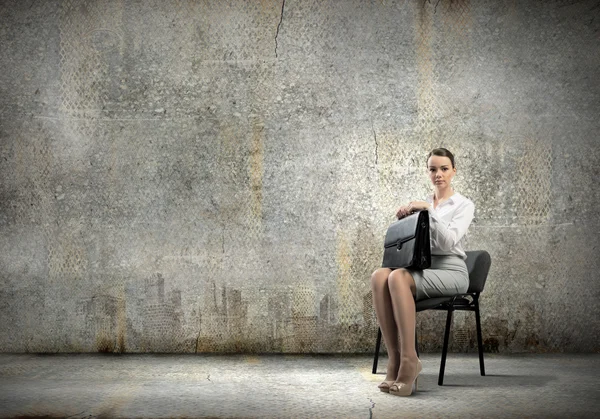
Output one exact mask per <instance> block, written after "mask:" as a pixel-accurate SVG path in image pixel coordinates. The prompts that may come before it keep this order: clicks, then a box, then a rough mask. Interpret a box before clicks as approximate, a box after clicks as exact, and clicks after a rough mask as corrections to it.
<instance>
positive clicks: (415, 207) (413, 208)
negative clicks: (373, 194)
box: [396, 201, 430, 219]
mask: <svg viewBox="0 0 600 419" xmlns="http://www.w3.org/2000/svg"><path fill="white" fill-rule="evenodd" d="M429 206H430V205H429V203H427V202H425V201H412V202H410V203H409V204H408V205H403V206H401V207H400V208H398V211H396V217H398V219H402V218H404V217H408V216H409V215H410V214H414V213H415V212H417V211H423V210H426V209H427V208H429Z"/></svg>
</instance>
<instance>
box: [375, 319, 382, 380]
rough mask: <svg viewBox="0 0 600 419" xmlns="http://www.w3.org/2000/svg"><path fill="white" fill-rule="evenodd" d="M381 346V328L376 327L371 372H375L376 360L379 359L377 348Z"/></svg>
mask: <svg viewBox="0 0 600 419" xmlns="http://www.w3.org/2000/svg"><path fill="white" fill-rule="evenodd" d="M380 347H381V328H378V329H377V343H376V344H375V357H374V358H373V374H377V361H378V360H379V348H380Z"/></svg>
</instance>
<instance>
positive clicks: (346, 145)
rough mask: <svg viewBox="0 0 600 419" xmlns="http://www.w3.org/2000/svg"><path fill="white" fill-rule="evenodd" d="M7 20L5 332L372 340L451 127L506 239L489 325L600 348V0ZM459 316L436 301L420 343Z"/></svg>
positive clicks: (294, 345) (65, 342)
mask: <svg viewBox="0 0 600 419" xmlns="http://www.w3.org/2000/svg"><path fill="white" fill-rule="evenodd" d="M0 21H1V22H2V24H1V26H0V45H1V50H2V53H1V54H0V177H1V186H0V280H1V288H0V350H1V351H16V352H23V351H50V352H53V351H61V352H63V351H76V352H78V351H126V352H138V351H181V352H195V351H198V352H200V351H273V352H280V351H283V352H308V351H323V352H334V351H344V352H346V351H347V352H354V351H370V350H372V348H373V345H374V339H375V333H376V323H375V318H374V315H373V309H372V303H371V295H370V289H369V275H370V273H371V272H372V271H373V270H374V269H375V268H377V267H378V265H379V264H380V263H381V257H382V240H383V235H384V233H385V230H386V227H387V225H388V224H389V223H390V222H392V221H393V214H394V212H395V209H396V207H397V206H398V205H400V204H403V203H405V202H407V201H408V200H411V199H417V198H422V197H424V195H425V194H426V193H428V191H429V190H430V185H429V184H428V179H427V177H426V173H425V167H424V166H425V156H426V153H427V152H428V151H429V150H430V149H431V148H433V147H435V146H445V147H448V148H449V149H451V150H453V151H454V152H455V154H456V156H457V165H458V175H457V177H456V179H455V189H456V190H457V191H459V192H461V193H462V194H464V195H466V196H468V197H470V198H471V199H472V200H473V201H474V202H475V205H476V219H475V221H474V223H473V225H472V226H471V229H470V234H469V243H468V248H469V249H486V250H488V251H489V252H490V254H491V255H492V259H493V264H492V269H491V272H490V276H489V279H488V283H487V286H486V289H485V292H484V294H483V295H482V301H481V305H482V316H483V318H482V321H483V328H484V339H485V344H486V347H487V349H488V350H491V351H501V352H511V351H533V352H540V351H542V352H543V351H598V350H599V349H600V345H599V341H598V330H600V321H599V318H598V312H599V303H598V301H599V299H600V295H599V286H598V279H599V274H598V272H599V268H600V266H599V262H598V258H597V253H598V245H599V244H600V239H599V238H598V234H597V233H598V231H599V224H600V221H599V217H598V215H599V210H598V205H599V199H598V198H599V194H600V192H599V189H598V180H599V179H600V170H599V167H600V150H599V148H598V139H599V132H600V123H599V122H598V120H599V118H598V115H599V111H600V87H599V83H598V75H599V70H600V42H599V39H600V38H599V37H600V35H599V34H600V4H599V3H598V2H597V1H566V0H560V1H559V0H556V1H515V0H500V1H497V0H488V1H469V0H454V1H450V0H440V1H436V0H431V1H429V0H427V1H425V0H424V1H420V0H419V1H416V0H415V1H408V0H406V1H391V0H371V1H367V0H362V1H361V0H344V1H338V0H335V1H334V0H302V1H300V0H287V1H285V2H284V3H283V2H282V0H277V1H275V0H260V1H259V0H255V1H244V2H242V1H233V0H229V1H216V0H215V1H201V0H198V1H191V0H172V1H165V0H154V1H133V0H113V1H109V0H102V1H93V0H85V1H84V0H82V1H74V0H73V1H70V0H64V1H57V0H56V1H41V0H40V1H16V0H15V1H2V2H0ZM444 319H445V317H444V315H443V314H442V313H422V314H419V316H418V330H419V333H420V336H421V339H422V342H421V348H422V349H423V350H437V349H439V348H440V347H441V341H442V331H443V326H444ZM473 325H474V322H473V319H472V317H471V313H466V314H464V315H463V314H457V315H456V317H455V323H454V334H453V339H454V340H453V348H454V349H459V350H467V349H469V348H473V347H474V341H475V338H474V336H475V334H474V327H473Z"/></svg>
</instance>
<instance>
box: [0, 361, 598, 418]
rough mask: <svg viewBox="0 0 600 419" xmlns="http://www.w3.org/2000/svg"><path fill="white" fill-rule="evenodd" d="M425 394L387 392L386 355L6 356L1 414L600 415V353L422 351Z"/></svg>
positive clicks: (0, 366) (0, 371)
mask: <svg viewBox="0 0 600 419" xmlns="http://www.w3.org/2000/svg"><path fill="white" fill-rule="evenodd" d="M421 359H422V361H423V367H424V368H423V372H422V375H421V377H420V379H419V392H418V393H416V395H413V396H412V397H406V398H403V397H395V396H391V395H389V394H385V393H381V392H379V391H378V389H377V384H378V383H379V382H380V381H381V380H382V379H383V378H384V375H383V371H384V368H385V362H386V359H385V358H383V359H381V362H380V368H379V374H377V375H373V374H371V362H372V358H371V357H370V356H366V355H360V356H342V355H340V356H326V355H324V356H318V355H315V356H310V355H258V356H247V355H102V354H74V355H31V354H21V355H18V354H0V417H2V418H7V417H22V418H41V417H47V418H50V417H52V418H54V417H68V418H74V419H76V418H78V419H82V418H108V417H124V418H139V417H143V418H167V417H180V418H208V417H219V418H221V417H230V418H265V417H271V418H401V417H402V418H405V417H415V418H433V417H443V418H446V417H461V418H470V417H473V418H510V417H515V418H523V417H528V418H538V417H539V418H578V417H581V418H583V417H585V418H587V417H589V418H592V417H596V418H598V417H600V402H599V400H600V381H599V378H598V377H599V374H600V355H597V354H588V355H497V354H486V372H487V374H488V375H487V376H485V377H482V376H480V375H479V365H478V360H477V355H476V354H450V355H449V358H448V363H447V367H446V376H445V383H444V386H443V387H440V386H438V385H437V374H438V368H439V363H440V355H439V354H422V356H421Z"/></svg>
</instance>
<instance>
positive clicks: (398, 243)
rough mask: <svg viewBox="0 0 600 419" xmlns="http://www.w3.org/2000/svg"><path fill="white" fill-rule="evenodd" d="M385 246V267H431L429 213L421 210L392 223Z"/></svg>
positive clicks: (419, 268) (383, 265) (386, 236)
mask: <svg viewBox="0 0 600 419" xmlns="http://www.w3.org/2000/svg"><path fill="white" fill-rule="evenodd" d="M384 246H385V250H384V252H383V264H382V265H381V266H382V267H383V268H392V269H394V268H411V269H418V270H421V269H427V268H429V267H430V266H431V243H430V241H429V213H428V212H427V211H419V212H417V213H415V214H411V215H409V216H408V217H404V218H402V219H401V220H398V221H396V222H394V223H393V224H391V225H390V226H389V227H388V230H387V233H386V235H385V243H384Z"/></svg>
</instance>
